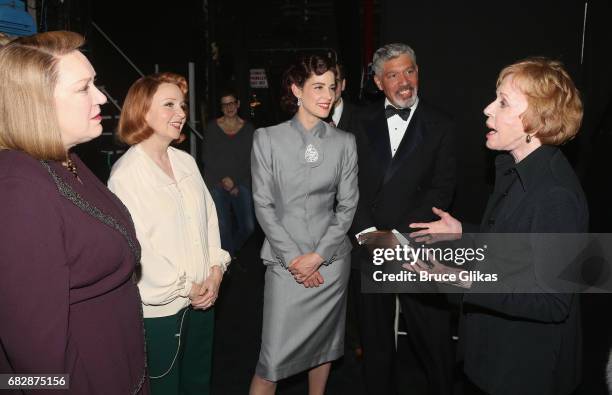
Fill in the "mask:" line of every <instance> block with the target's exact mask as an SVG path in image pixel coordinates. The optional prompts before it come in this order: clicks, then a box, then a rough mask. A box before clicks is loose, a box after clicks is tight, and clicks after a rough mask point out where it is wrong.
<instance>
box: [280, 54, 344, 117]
mask: <svg viewBox="0 0 612 395" xmlns="http://www.w3.org/2000/svg"><path fill="white" fill-rule="evenodd" d="M328 71H331V72H332V73H334V76H335V75H336V65H335V63H334V61H333V60H332V59H329V58H326V57H323V56H321V55H315V54H308V55H301V56H299V57H298V59H297V61H296V62H295V63H294V64H293V65H291V66H289V68H288V69H287V70H286V71H285V72H284V73H283V78H282V80H281V103H280V104H281V108H282V109H283V110H285V111H287V112H288V113H290V114H295V113H296V112H297V110H298V105H297V98H296V97H295V95H294V94H293V92H292V91H291V85H295V86H297V87H299V88H302V87H303V86H304V82H306V80H307V79H308V78H310V77H311V76H312V75H322V74H325V73H326V72H328Z"/></svg>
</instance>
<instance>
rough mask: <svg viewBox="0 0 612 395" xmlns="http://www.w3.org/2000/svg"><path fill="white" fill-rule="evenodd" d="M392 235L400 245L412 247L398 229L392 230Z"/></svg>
mask: <svg viewBox="0 0 612 395" xmlns="http://www.w3.org/2000/svg"><path fill="white" fill-rule="evenodd" d="M391 233H393V235H394V236H395V238H396V239H397V241H398V242H399V244H400V245H410V242H409V241H408V239H407V238H405V237H404V235H403V234H401V233H400V232H398V231H397V229H391Z"/></svg>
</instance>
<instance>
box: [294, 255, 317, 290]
mask: <svg viewBox="0 0 612 395" xmlns="http://www.w3.org/2000/svg"><path fill="white" fill-rule="evenodd" d="M323 261H324V259H323V257H321V255H319V254H317V253H316V252H310V253H308V254H304V255H300V256H298V257H297V258H295V259H293V260H292V261H291V262H290V263H289V271H290V272H291V274H292V275H293V278H295V281H297V282H298V283H303V282H304V281H305V280H306V279H308V277H310V276H311V275H312V274H313V273H314V272H316V271H317V270H319V266H321V264H322V263H323Z"/></svg>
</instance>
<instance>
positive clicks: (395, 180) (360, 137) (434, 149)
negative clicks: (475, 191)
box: [351, 44, 456, 395]
mask: <svg viewBox="0 0 612 395" xmlns="http://www.w3.org/2000/svg"><path fill="white" fill-rule="evenodd" d="M373 68H374V72H375V76H374V81H375V83H376V85H377V86H378V88H379V89H380V90H381V91H383V92H384V94H385V100H384V103H383V102H382V101H381V102H379V103H376V104H375V105H373V106H372V107H371V108H369V109H368V110H366V111H365V112H364V116H363V120H362V122H361V123H360V128H359V131H358V132H357V149H358V154H359V193H360V197H359V204H358V209H357V213H356V214H355V219H354V221H353V226H352V229H351V231H352V233H353V235H354V236H355V237H356V238H357V239H358V240H360V241H363V240H365V239H367V237H368V234H370V235H372V233H370V232H373V231H376V234H377V235H378V236H381V235H383V236H384V237H385V239H387V240H392V242H391V245H392V244H396V243H397V237H396V235H397V234H398V233H409V232H411V229H410V228H409V227H408V225H409V224H410V223H412V222H421V221H423V220H433V219H435V218H436V217H435V216H434V215H433V213H432V210H431V208H432V207H438V208H442V209H446V208H448V206H449V205H450V203H451V200H452V197H453V191H454V187H455V179H456V165H455V154H454V146H453V123H452V122H451V120H450V118H449V117H448V116H446V115H445V114H444V113H442V112H441V111H439V110H436V109H435V108H434V107H432V106H431V105H429V104H428V103H426V102H425V101H423V100H421V99H420V98H419V97H418V94H417V93H418V82H419V79H418V73H419V70H418V66H417V64H416V57H415V54H414V51H413V50H412V49H411V48H410V47H409V46H407V45H405V44H388V45H385V46H383V47H381V48H379V49H378V50H377V51H376V53H375V54H374V58H373ZM400 238H401V237H400ZM356 255H358V256H359V259H358V260H359V261H361V265H372V258H371V255H370V254H369V253H368V251H367V249H366V248H365V247H364V246H361V247H359V249H358V251H357V252H356ZM364 273H365V271H364ZM362 280H363V281H365V280H366V278H364V277H362ZM398 298H399V301H400V304H401V308H402V315H403V317H404V320H405V324H406V328H407V332H408V340H409V342H410V345H411V349H412V350H414V351H415V356H416V358H417V360H418V361H419V363H420V365H421V366H422V367H423V370H424V373H425V375H426V378H427V384H428V389H427V392H426V393H427V394H436V395H437V394H451V393H452V370H453V362H454V358H453V353H452V344H451V322H450V318H451V317H450V310H449V309H448V306H447V304H446V298H445V297H444V295H441V294H430V293H422V294H419V293H405V294H399V295H398ZM394 316H395V294H388V293H386V294H385V293H362V296H361V300H360V321H361V328H360V329H361V334H362V346H363V352H364V354H363V362H364V365H363V367H364V375H365V382H366V389H367V392H368V393H369V394H385V395H386V394H394V393H396V384H395V382H394V369H395V367H394V359H395V339H394V331H393V323H394Z"/></svg>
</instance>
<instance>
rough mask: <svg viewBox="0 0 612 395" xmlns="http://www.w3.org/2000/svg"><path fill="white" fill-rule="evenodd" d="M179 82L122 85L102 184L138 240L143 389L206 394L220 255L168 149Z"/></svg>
mask: <svg viewBox="0 0 612 395" xmlns="http://www.w3.org/2000/svg"><path fill="white" fill-rule="evenodd" d="M186 94H187V83H186V81H185V78H184V77H182V76H180V75H177V74H174V73H160V74H153V75H149V76H145V77H142V78H140V79H138V80H137V81H136V82H135V83H134V84H133V85H132V86H131V87H130V89H129V91H128V94H127V97H126V98H125V102H124V104H123V109H122V111H121V117H120V119H119V128H118V137H119V139H120V140H121V141H122V142H124V143H126V144H128V145H130V146H131V147H130V149H129V150H128V151H127V152H126V153H125V154H124V155H123V156H122V157H121V158H119V160H118V161H117V162H116V163H115V165H114V166H113V168H112V170H111V176H110V179H109V181H108V186H109V188H110V189H111V190H112V191H113V192H115V193H116V194H117V196H119V198H120V199H121V200H122V201H123V202H124V203H125V205H126V206H127V208H128V209H129V211H130V213H131V215H132V218H133V219H134V223H135V225H136V234H137V236H138V240H139V241H140V244H141V246H142V276H141V277H140V279H139V281H138V287H139V289H140V293H141V295H142V304H143V311H144V317H145V319H144V323H145V328H146V332H145V333H146V338H147V355H148V362H149V374H150V378H151V392H152V393H153V394H163V395H171V394H179V393H180V394H208V393H209V391H210V374H211V363H212V342H213V329H214V309H213V306H214V304H215V301H216V299H217V296H218V292H219V286H220V284H221V280H222V278H223V273H224V271H225V266H226V264H227V263H228V262H229V261H230V256H229V254H228V253H227V252H226V251H224V250H223V249H221V245H220V244H221V243H220V240H219V227H218V223H217V211H216V210H215V204H214V202H213V200H212V198H211V196H210V194H209V192H208V189H207V188H206V185H205V184H204V180H203V179H202V176H201V175H200V171H199V170H198V167H197V165H196V162H195V160H194V159H193V158H192V157H191V156H189V155H188V154H187V153H185V152H183V151H180V150H178V149H176V148H173V147H171V146H170V144H172V143H173V142H174V141H176V140H178V139H179V138H180V135H181V129H182V128H183V125H184V124H185V121H186V118H187V116H186V112H185V107H186V105H185V95H186Z"/></svg>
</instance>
